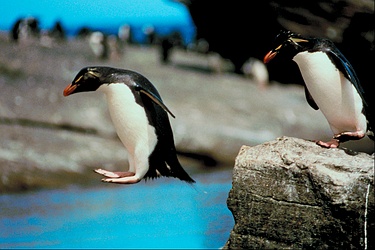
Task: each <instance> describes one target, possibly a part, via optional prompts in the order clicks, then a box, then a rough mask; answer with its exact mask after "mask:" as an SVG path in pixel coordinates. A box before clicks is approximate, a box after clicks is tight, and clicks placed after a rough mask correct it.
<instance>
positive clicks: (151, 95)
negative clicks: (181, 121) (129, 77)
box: [135, 84, 176, 118]
mask: <svg viewBox="0 0 375 250" xmlns="http://www.w3.org/2000/svg"><path fill="white" fill-rule="evenodd" d="M135 90H136V91H139V92H140V93H142V94H144V95H146V96H147V97H148V98H150V99H151V101H153V102H154V103H155V104H157V105H159V106H160V107H162V108H163V109H164V111H165V112H167V113H169V114H170V115H171V116H172V117H173V118H176V117H175V115H174V114H173V113H172V112H171V111H170V110H169V109H168V108H167V106H165V104H164V103H163V101H162V100H161V99H160V98H159V97H158V96H156V95H155V94H154V93H152V92H150V91H149V90H147V89H145V88H142V87H141V86H139V85H138V84H137V85H136V86H135Z"/></svg>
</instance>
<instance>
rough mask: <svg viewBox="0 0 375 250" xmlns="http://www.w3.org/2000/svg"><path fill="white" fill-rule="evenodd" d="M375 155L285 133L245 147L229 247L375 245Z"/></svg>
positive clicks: (232, 202)
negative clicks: (327, 145) (268, 140)
mask: <svg viewBox="0 0 375 250" xmlns="http://www.w3.org/2000/svg"><path fill="white" fill-rule="evenodd" d="M373 180H374V154H373V155H369V154H365V153H355V152H353V151H345V150H343V149H325V148H322V147H320V146H317V145H316V144H315V143H313V142H310V141H305V140H301V139H296V138H291V137H281V138H278V139H276V140H273V141H270V142H266V143H263V144H261V145H258V146H255V147H248V146H243V147H242V148H241V150H240V152H239V154H238V156H237V158H236V163H235V168H234V172H233V186H232V189H231V191H230V193H229V197H228V200H227V204H228V208H229V209H230V210H231V211H232V213H233V216H234V219H235V226H234V228H233V230H232V231H231V234H230V238H229V240H228V241H227V243H226V245H225V247H224V249H256V248H261V249H272V248H276V249H277V248H290V249H372V248H373V247H374V246H375V241H374V238H372V237H369V235H373V234H374V228H375V211H374V208H375V201H374V181H373Z"/></svg>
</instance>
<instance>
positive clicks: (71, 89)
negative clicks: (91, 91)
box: [63, 83, 78, 96]
mask: <svg viewBox="0 0 375 250" xmlns="http://www.w3.org/2000/svg"><path fill="white" fill-rule="evenodd" d="M77 86H78V85H77V84H72V83H71V84H69V85H68V86H67V87H66V88H65V89H64V93H63V94H64V96H68V95H70V94H72V93H73V92H74V90H76V88H77Z"/></svg>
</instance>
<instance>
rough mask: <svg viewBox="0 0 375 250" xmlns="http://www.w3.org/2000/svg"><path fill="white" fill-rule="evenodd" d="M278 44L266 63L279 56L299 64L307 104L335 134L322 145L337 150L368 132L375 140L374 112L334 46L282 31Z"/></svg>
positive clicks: (344, 59) (348, 65)
mask: <svg viewBox="0 0 375 250" xmlns="http://www.w3.org/2000/svg"><path fill="white" fill-rule="evenodd" d="M275 43H276V46H275V48H274V49H273V50H271V51H270V52H268V53H267V54H266V56H265V57H264V63H268V62H269V61H271V60H272V59H273V58H274V57H275V56H276V55H277V54H280V56H281V55H284V56H285V57H287V58H288V59H292V60H293V61H294V62H296V63H297V65H298V67H299V69H300V71H301V74H302V77H303V79H304V82H305V94H306V99H307V102H308V103H309V105H310V106H311V107H312V108H314V109H315V110H317V109H320V110H321V111H322V113H323V115H324V116H325V117H326V119H327V121H328V123H329V125H330V127H331V130H332V132H333V133H334V136H333V138H332V140H330V141H328V142H323V141H317V144H318V145H320V146H322V147H327V148H336V147H338V146H339V144H340V142H345V141H348V140H358V139H361V138H363V137H364V136H365V134H366V132H367V134H368V136H369V137H370V138H371V139H372V140H374V133H373V128H374V121H373V114H372V112H373V111H372V110H370V108H369V106H368V102H367V101H366V100H365V99H364V91H363V89H362V87H361V85H360V82H359V80H358V78H357V76H356V73H355V71H354V69H353V67H352V66H351V64H350V63H349V62H348V60H347V59H346V58H345V57H344V55H343V54H342V53H341V52H340V51H339V50H338V49H337V48H336V46H335V45H334V43H333V42H331V41H329V40H327V39H322V38H304V37H302V36H301V35H299V34H295V33H292V32H290V31H281V32H280V34H278V36H277V37H276V39H275Z"/></svg>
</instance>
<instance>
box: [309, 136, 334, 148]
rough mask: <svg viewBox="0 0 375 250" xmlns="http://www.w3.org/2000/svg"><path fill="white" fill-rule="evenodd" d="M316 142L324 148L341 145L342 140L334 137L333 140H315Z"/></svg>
mask: <svg viewBox="0 0 375 250" xmlns="http://www.w3.org/2000/svg"><path fill="white" fill-rule="evenodd" d="M315 143H316V144H318V145H319V146H321V147H323V148H338V147H339V145H340V141H339V140H337V139H335V138H332V140H330V141H327V142H324V141H315Z"/></svg>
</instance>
